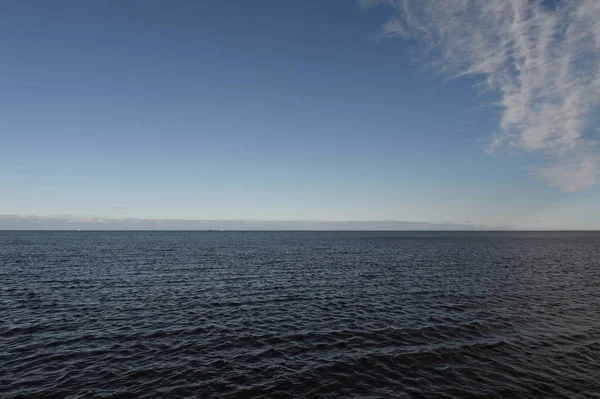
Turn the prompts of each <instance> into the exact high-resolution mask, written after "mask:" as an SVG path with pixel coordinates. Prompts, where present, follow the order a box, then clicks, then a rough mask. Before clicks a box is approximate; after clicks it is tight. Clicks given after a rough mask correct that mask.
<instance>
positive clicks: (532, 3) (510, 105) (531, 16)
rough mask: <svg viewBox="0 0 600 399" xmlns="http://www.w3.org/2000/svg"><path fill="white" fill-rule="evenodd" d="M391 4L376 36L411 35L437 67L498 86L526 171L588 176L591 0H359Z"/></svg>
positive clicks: (596, 5)
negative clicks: (539, 162) (552, 3)
mask: <svg viewBox="0 0 600 399" xmlns="http://www.w3.org/2000/svg"><path fill="white" fill-rule="evenodd" d="M362 4H363V5H364V6H373V5H376V4H387V5H391V6H392V7H393V9H394V12H393V17H392V18H391V19H390V20H389V21H388V22H387V23H386V24H385V25H384V26H383V27H382V31H383V34H384V35H386V36H400V37H403V38H405V39H408V40H413V41H415V42H416V43H418V44H419V45H420V46H421V47H423V48H424V49H425V50H424V51H423V53H422V56H423V57H425V58H426V59H427V60H428V61H429V64H430V65H432V66H433V67H434V68H436V70H437V71H439V72H441V73H443V74H444V75H448V76H451V77H459V76H465V75H473V76H481V77H482V78H483V84H484V85H485V86H487V88H488V89H491V90H493V91H495V92H497V93H498V94H499V95H500V101H499V103H498V105H499V106H500V107H501V108H502V115H501V121H500V126H499V133H498V134H496V135H494V136H493V138H492V140H491V144H490V145H489V147H488V148H487V150H486V151H487V152H488V153H493V152H495V151H498V150H499V149H500V148H502V147H505V146H507V145H508V146H511V147H513V148H517V149H519V150H522V151H524V152H526V153H529V154H532V155H533V156H535V157H539V158H542V159H543V160H544V166H542V167H541V168H540V170H539V171H538V172H537V173H536V174H535V175H536V176H537V177H538V178H541V179H543V180H546V181H548V182H549V183H550V184H552V185H554V186H557V187H560V188H561V189H563V190H564V191H577V190H580V189H583V188H585V187H589V186H591V185H594V184H597V183H598V179H599V173H598V171H599V169H600V163H599V162H598V158H597V155H598V150H597V148H596V146H595V141H594V138H593V137H592V133H593V132H594V130H595V129H594V128H595V127H596V126H597V124H598V122H599V121H600V119H599V118H598V117H597V116H596V117H595V115H597V114H598V111H600V1H598V0H563V1H559V2H558V4H557V5H556V7H554V8H549V7H548V6H547V5H545V4H544V3H543V2H542V1H536V0H493V1H492V0H363V1H362Z"/></svg>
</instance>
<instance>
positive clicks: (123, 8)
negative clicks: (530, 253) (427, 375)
mask: <svg viewBox="0 0 600 399" xmlns="http://www.w3.org/2000/svg"><path fill="white" fill-rule="evenodd" d="M599 61H600V2H598V1H597V0H570V1H554V0H550V1H548V0H545V1H541V2H538V1H528V0H496V1H487V0H486V1H474V2H473V1H467V0H426V1H423V0H380V1H379V0H363V1H343V0H339V1H336V0H331V1H301V0H284V1H281V0H270V1H266V0H255V1H244V0H230V1H221V0H206V1H189V0H185V1H184V0H174V1H162V0H160V1H159V0H137V1H134V0H126V1H122V0H119V1H117V0H106V1H92V2H82V1H78V0H73V1H66V0H55V1H52V2H49V1H48V2H44V1H38V0H8V1H3V2H2V3H1V4H0V228H15V223H17V222H15V221H16V220H21V221H22V222H23V223H24V224H27V223H26V222H27V221H31V220H33V219H35V220H37V222H36V224H35V226H37V228H45V227H48V226H54V224H53V223H55V221H56V220H57V219H60V220H61V221H69V220H70V221H77V220H87V221H88V222H89V223H95V222H96V221H102V220H105V221H109V220H112V221H114V220H117V221H127V220H129V221H131V220H137V221H139V220H150V219H153V220H154V219H160V220H163V221H164V220H179V221H182V220H242V221H243V220H263V221H355V222H363V221H399V222H412V223H416V222H418V223H425V225H424V226H427V223H432V225H431V226H433V227H436V226H437V227H439V226H440V225H441V224H443V225H446V226H448V225H452V226H456V227H457V228H462V227H464V226H465V225H468V226H478V227H481V226H487V227H489V228H494V227H506V226H510V227H512V228H535V229H537V228H539V229H545V228H553V229H554V228H556V229H600V187H599V185H598V183H599V182H600V148H598V146H597V139H598V136H599V135H600V118H599V115H600V63H599ZM32 218H33V219H32ZM19 223H20V222H19ZM65 223H66V222H65ZM353 226H358V227H357V228H359V227H360V223H359V224H355V225H353ZM364 226H366V227H365V228H368V227H369V224H368V223H367V224H364ZM399 226H400V225H399ZM406 226H410V224H408V225H406ZM371 227H372V225H371Z"/></svg>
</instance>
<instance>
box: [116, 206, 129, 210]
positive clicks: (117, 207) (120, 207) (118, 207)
mask: <svg viewBox="0 0 600 399" xmlns="http://www.w3.org/2000/svg"><path fill="white" fill-rule="evenodd" d="M113 209H129V208H128V207H126V206H113Z"/></svg>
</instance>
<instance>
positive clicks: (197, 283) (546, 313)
mask: <svg viewBox="0 0 600 399" xmlns="http://www.w3.org/2000/svg"><path fill="white" fill-rule="evenodd" d="M0 281H1V285H0V309H1V312H0V397H15V396H20V397H27V398H33V397H67V396H69V395H71V397H207V398H210V397H322V398H328V397H336V398H349V397H363V398H385V397H390V398H392V397H394V398H395V397H432V398H435V397H456V398H463V397H473V398H475V397H519V398H521V397H522V398H551V397H569V398H600V234H599V233H533V232H527V233H525V232H520V233H509V232H505V233H469V232H462V233H448V232H445V233H425V232H423V233H408V232H335V233H334V232H0Z"/></svg>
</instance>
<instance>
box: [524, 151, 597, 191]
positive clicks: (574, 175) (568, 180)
mask: <svg viewBox="0 0 600 399" xmlns="http://www.w3.org/2000/svg"><path fill="white" fill-rule="evenodd" d="M599 170H600V157H594V156H585V157H582V158H581V159H577V158H574V159H568V160H566V161H557V162H555V163H553V164H550V165H546V166H544V167H542V168H539V169H537V170H534V172H533V174H534V175H536V176H538V177H539V178H541V179H544V180H547V181H548V182H550V184H552V185H554V186H557V187H560V188H561V189H562V190H563V191H566V192H575V191H579V190H581V189H584V188H586V187H590V186H593V185H594V184H596V183H597V182H598V178H599V177H600V174H599V172H598V171H599Z"/></svg>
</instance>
